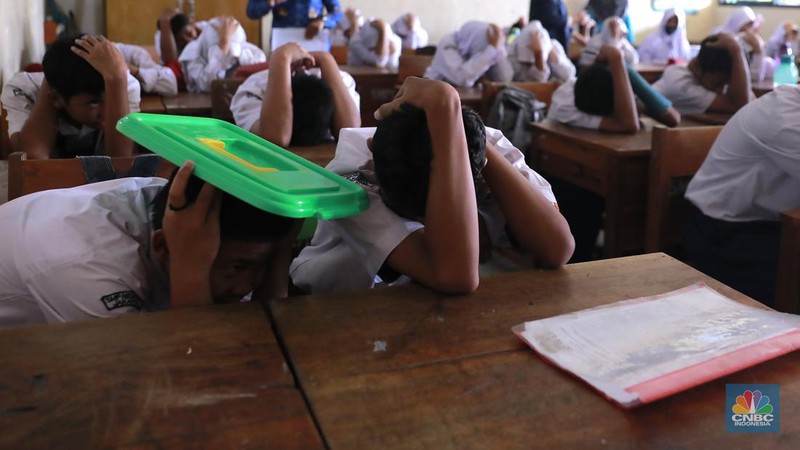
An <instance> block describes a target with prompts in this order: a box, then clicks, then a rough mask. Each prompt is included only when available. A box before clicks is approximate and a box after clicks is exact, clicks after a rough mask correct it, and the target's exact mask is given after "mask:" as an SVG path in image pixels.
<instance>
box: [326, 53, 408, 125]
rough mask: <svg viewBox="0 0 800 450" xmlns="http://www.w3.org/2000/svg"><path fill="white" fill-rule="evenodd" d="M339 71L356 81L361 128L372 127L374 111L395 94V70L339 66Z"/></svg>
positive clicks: (374, 122) (374, 123) (374, 121)
mask: <svg viewBox="0 0 800 450" xmlns="http://www.w3.org/2000/svg"><path fill="white" fill-rule="evenodd" d="M339 69H341V70H342V71H344V72H347V73H349V74H350V75H351V76H352V77H353V79H354V80H355V81H356V91H358V95H360V96H361V105H360V109H361V126H362V127H374V126H375V125H376V124H377V121H376V120H375V116H374V115H373V114H374V113H375V110H376V109H378V107H379V106H381V105H382V104H384V103H386V102H389V101H391V100H392V99H393V98H394V96H395V94H397V70H391V69H386V68H382V67H371V66H339Z"/></svg>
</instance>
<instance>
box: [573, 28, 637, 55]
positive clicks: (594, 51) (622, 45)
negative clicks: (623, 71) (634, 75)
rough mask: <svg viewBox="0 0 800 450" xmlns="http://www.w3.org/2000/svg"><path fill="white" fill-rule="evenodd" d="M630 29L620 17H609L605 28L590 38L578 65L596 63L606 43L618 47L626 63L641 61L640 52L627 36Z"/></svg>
mask: <svg viewBox="0 0 800 450" xmlns="http://www.w3.org/2000/svg"><path fill="white" fill-rule="evenodd" d="M627 34H628V29H627V27H626V26H625V23H623V22H622V19H620V18H619V17H609V18H607V19H606V20H605V22H603V29H602V31H600V32H599V33H597V34H595V35H594V36H592V38H591V39H589V43H588V44H586V47H585V48H584V49H583V52H581V57H580V59H579V60H578V65H579V66H581V67H585V66H588V65H591V64H592V63H594V61H595V59H596V58H597V55H598V54H600V50H601V49H602V48H603V47H605V46H606V45H610V46H612V47H616V48H618V49H619V50H620V51H621V52H622V56H623V60H624V62H625V64H628V65H632V64H636V63H638V62H639V53H637V52H636V49H635V48H633V46H632V45H631V43H630V42H628V40H627V39H626V38H625V36H626V35H627Z"/></svg>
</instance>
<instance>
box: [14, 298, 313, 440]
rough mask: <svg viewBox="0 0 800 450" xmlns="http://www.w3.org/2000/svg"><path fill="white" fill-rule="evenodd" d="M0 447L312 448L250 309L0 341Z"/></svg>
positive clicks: (24, 331)
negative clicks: (0, 368) (0, 431)
mask: <svg viewBox="0 0 800 450" xmlns="http://www.w3.org/2000/svg"><path fill="white" fill-rule="evenodd" d="M0 361H1V363H0V364H1V365H2V370H0V411H2V413H0V427H2V429H3V432H2V433H0V448H57V447H69V448H108V447H114V448H118V447H136V448H207V447H217V448H231V447H236V448H239V447H247V446H263V447H275V448H284V447H290V448H306V447H308V448H322V442H321V439H320V437H319V435H318V433H317V431H316V429H315V428H314V425H313V422H312V420H311V417H310V415H309V413H308V411H307V408H306V406H305V403H304V401H303V398H302V395H301V393H300V391H299V390H298V389H297V388H296V387H295V384H294V380H293V377H292V374H291V373H290V372H289V370H288V369H287V366H286V365H285V362H284V359H283V356H282V354H281V350H280V347H279V346H278V343H277V342H276V340H275V338H274V337H273V335H272V331H271V329H270V325H269V321H268V320H267V318H266V317H265V314H264V311H263V309H262V308H261V306H260V305H258V304H256V303H239V304H232V305H220V306H210V307H203V308H186V309H182V310H173V311H166V312H157V313H146V314H132V315H129V316H125V317H120V318H117V319H102V320H90V321H86V322H77V323H70V324H56V325H47V326H36V327H28V328H19V329H11V330H5V331H0Z"/></svg>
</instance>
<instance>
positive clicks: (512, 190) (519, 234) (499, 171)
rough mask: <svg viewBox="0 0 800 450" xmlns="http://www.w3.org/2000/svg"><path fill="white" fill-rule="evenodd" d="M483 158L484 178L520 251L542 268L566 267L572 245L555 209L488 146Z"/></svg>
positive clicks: (562, 220)
mask: <svg viewBox="0 0 800 450" xmlns="http://www.w3.org/2000/svg"><path fill="white" fill-rule="evenodd" d="M486 157H487V164H486V167H485V168H484V169H483V177H484V179H485V180H486V183H487V185H488V186H489V189H490V190H491V192H492V196H493V198H494V199H495V201H496V202H497V204H498V205H499V206H500V210H501V211H502V212H503V216H504V217H505V220H506V224H507V226H508V229H509V231H510V232H511V234H512V235H513V237H514V239H515V240H516V241H517V242H518V243H519V245H520V246H521V248H522V250H524V251H525V252H527V253H530V254H532V255H533V256H535V257H536V261H537V262H538V263H539V264H541V265H542V266H545V267H553V268H555V267H560V266H562V265H564V264H566V262H567V261H568V260H569V258H570V257H571V256H572V251H573V249H574V247H575V242H574V239H573V237H572V234H571V233H570V229H569V225H568V224H567V221H566V220H565V219H564V217H563V216H562V215H561V213H560V212H559V211H558V209H557V207H556V206H555V205H554V204H553V203H551V202H550V200H548V199H547V198H545V196H544V195H542V194H541V193H540V192H538V191H537V190H536V189H534V188H533V186H531V184H530V183H529V182H528V180H526V179H525V177H524V176H522V174H521V173H520V172H519V171H518V170H517V169H516V168H515V167H514V166H513V165H512V164H511V163H510V162H509V161H508V160H507V159H505V158H504V157H503V155H502V154H501V153H500V152H499V151H498V150H497V149H496V148H495V147H494V146H493V145H491V144H490V143H487V146H486Z"/></svg>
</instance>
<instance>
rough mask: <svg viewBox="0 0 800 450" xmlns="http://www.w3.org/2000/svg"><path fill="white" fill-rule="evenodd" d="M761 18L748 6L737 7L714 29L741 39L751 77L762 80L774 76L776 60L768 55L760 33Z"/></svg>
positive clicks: (713, 32) (716, 31) (714, 31)
mask: <svg viewBox="0 0 800 450" xmlns="http://www.w3.org/2000/svg"><path fill="white" fill-rule="evenodd" d="M759 25H760V20H759V18H758V17H757V16H756V13H755V12H753V10H752V9H751V8H750V7H748V6H742V7H739V8H736V9H735V10H734V12H733V13H731V15H730V16H728V20H726V21H725V24H723V25H722V26H721V27H719V28H716V29H715V30H713V31H712V34H716V33H730V34H732V35H734V36H736V37H737V38H738V39H739V45H740V46H741V47H742V50H743V51H744V54H745V57H746V58H747V63H748V67H749V70H750V79H751V80H753V81H762V80H765V79H768V78H772V75H773V74H774V73H775V66H776V65H775V61H773V60H772V58H770V57H768V56H767V55H766V45H765V43H764V39H763V38H762V37H761V36H760V35H759V34H758V26H759Z"/></svg>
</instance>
